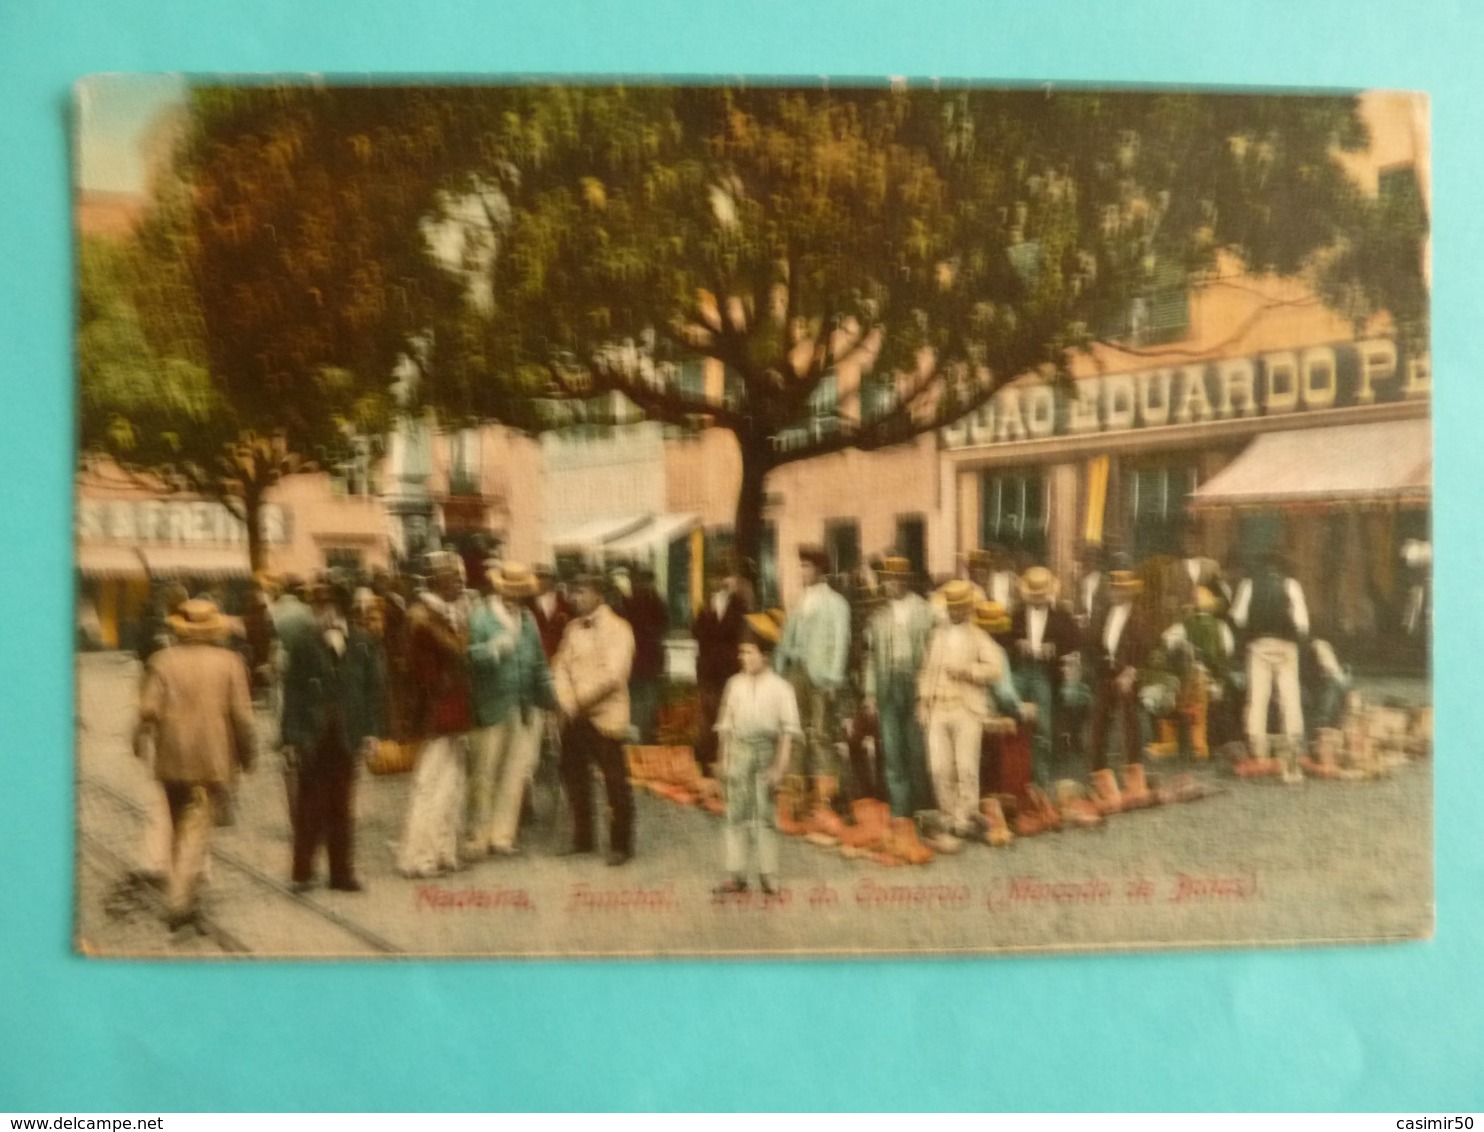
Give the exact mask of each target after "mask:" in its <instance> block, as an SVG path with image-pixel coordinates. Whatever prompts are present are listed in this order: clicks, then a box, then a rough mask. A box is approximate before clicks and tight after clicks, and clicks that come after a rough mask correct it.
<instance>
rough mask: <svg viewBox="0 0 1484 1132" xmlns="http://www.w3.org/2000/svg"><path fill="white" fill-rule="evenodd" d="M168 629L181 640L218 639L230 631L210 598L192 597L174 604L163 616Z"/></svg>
mask: <svg viewBox="0 0 1484 1132" xmlns="http://www.w3.org/2000/svg"><path fill="white" fill-rule="evenodd" d="M165 622H166V624H168V625H169V626H170V631H171V632H172V633H174V634H175V636H176V638H177V639H179V640H180V641H182V642H185V641H193V642H198V643H199V642H208V643H209V642H213V641H219V640H221V639H222V638H223V637H225V636H226V635H227V634H228V632H229V631H230V628H231V627H230V625H228V623H227V619H226V618H225V617H223V616H222V611H221V610H220V609H218V608H217V607H216V602H214V601H212V600H211V599H210V598H205V597H193V598H191V599H189V600H187V601H183V602H181V603H180V605H178V606H176V609H175V612H174V613H171V614H170V615H169V616H168V617H166V618H165Z"/></svg>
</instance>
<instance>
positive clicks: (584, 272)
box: [432, 85, 1425, 557]
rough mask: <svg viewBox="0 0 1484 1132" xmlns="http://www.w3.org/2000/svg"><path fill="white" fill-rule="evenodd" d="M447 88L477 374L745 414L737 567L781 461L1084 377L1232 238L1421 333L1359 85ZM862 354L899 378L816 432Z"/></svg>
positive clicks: (699, 411) (1418, 292)
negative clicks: (1368, 176)
mask: <svg viewBox="0 0 1484 1132" xmlns="http://www.w3.org/2000/svg"><path fill="white" fill-rule="evenodd" d="M454 97H455V99H456V100H458V101H459V102H460V104H461V105H463V106H464V107H465V108H466V113H465V115H464V116H463V117H462V118H461V119H460V121H461V124H462V126H463V128H465V129H468V128H469V127H470V124H471V123H479V127H478V129H476V131H475V133H474V134H473V135H472V137H473V138H474V141H472V142H471V141H468V140H466V141H465V143H464V147H463V148H462V149H460V147H458V146H455V147H451V149H450V153H451V154H454V155H455V156H456V157H458V158H459V159H460V160H461V161H462V164H463V168H462V171H461V170H460V169H459V168H458V164H459V163H458V162H457V161H456V162H455V165H454V166H453V167H452V169H451V171H452V172H453V174H454V176H453V178H452V180H451V181H450V182H449V183H450V186H451V188H452V191H451V192H450V193H448V194H447V195H446V196H445V197H444V200H445V202H446V203H447V204H449V211H450V213H451V214H457V213H463V214H465V215H467V213H468V210H469V206H470V202H471V201H473V202H477V203H479V204H480V205H481V207H482V217H481V218H480V219H482V222H483V223H484V225H485V228H486V231H487V238H486V241H485V245H484V254H482V255H478V256H474V257H472V259H470V260H469V261H468V262H466V263H465V264H464V267H465V268H466V269H472V270H475V271H477V272H479V273H482V276H483V279H482V283H481V289H480V290H481V308H482V310H483V311H484V314H485V317H484V319H483V323H482V325H483V332H482V334H483V339H482V341H483V346H482V348H481V349H480V350H479V354H480V356H481V358H482V360H483V363H484V365H485V366H487V372H488V373H489V374H497V373H504V374H520V375H523V376H522V380H523V381H525V382H526V383H528V384H529V383H531V382H534V381H545V382H546V383H547V385H548V387H549V390H550V391H551V392H553V393H554V394H555V395H557V396H559V397H566V398H572V399H591V398H592V397H593V395H594V394H601V393H617V394H621V395H622V396H623V397H624V398H627V400H628V401H630V402H632V403H633V404H634V405H635V406H637V407H638V409H639V410H640V411H641V412H642V413H644V414H645V415H646V416H647V417H649V418H650V419H653V420H658V421H665V422H672V423H677V424H685V425H690V426H694V425H696V424H697V423H700V424H701V425H703V426H705V427H714V428H722V429H726V430H729V431H730V432H732V433H733V434H734V435H735V436H736V439H737V443H738V446H739V448H740V452H741V459H742V481H741V490H740V493H739V498H738V502H737V512H736V539H737V544H738V547H739V550H740V551H741V552H742V554H744V555H746V556H748V557H753V556H755V555H756V553H757V548H758V543H759V537H760V532H761V522H762V507H763V499H764V484H765V481H766V479H767V476H768V475H769V473H770V472H772V471H773V470H775V469H777V468H779V467H781V466H783V465H785V464H790V463H795V462H797V461H801V460H808V459H813V458H815V457H818V456H821V455H824V454H826V453H831V452H837V451H840V450H842V449H845V448H860V449H876V448H881V447H884V446H887V445H892V444H896V443H899V442H902V441H904V440H908V439H910V438H912V437H914V436H917V435H920V434H922V433H924V432H928V431H931V430H934V429H938V428H940V427H941V426H943V425H945V424H948V423H950V422H952V421H954V420H956V419H958V418H959V417H961V416H962V415H963V414H964V413H965V412H967V411H969V410H971V409H973V408H975V407H976V406H978V405H980V404H982V403H983V402H984V401H985V400H986V399H988V398H989V397H990V396H992V395H993V393H994V392H995V391H996V390H997V389H998V388H999V387H1000V386H1001V385H1003V384H1004V383H1005V382H1007V381H1009V380H1012V379H1013V378H1015V377H1016V376H1018V375H1020V374H1023V373H1025V372H1027V371H1030V370H1035V369H1041V370H1043V371H1045V372H1047V373H1050V374H1057V375H1062V376H1065V374H1066V364H1067V362H1068V360H1069V358H1070V356H1071V352H1072V351H1075V350H1077V349H1079V348H1084V347H1086V346H1087V345H1088V344H1089V343H1091V342H1092V341H1093V340H1095V339H1096V338H1098V337H1099V336H1100V335H1103V334H1118V333H1120V331H1121V330H1122V329H1126V328H1127V325H1128V322H1127V315H1128V311H1129V310H1130V308H1131V305H1132V303H1133V302H1134V300H1135V299H1137V298H1140V297H1142V296H1146V295H1148V294H1149V293H1150V292H1151V291H1153V290H1158V289H1160V288H1166V289H1167V288H1168V287H1170V286H1171V282H1170V281H1171V280H1172V279H1173V280H1176V281H1177V283H1176V285H1178V286H1185V285H1188V283H1189V282H1190V281H1191V280H1193V279H1195V278H1198V276H1199V274H1200V273H1201V272H1203V271H1206V270H1209V269H1211V268H1212V267H1213V265H1214V264H1215V263H1216V260H1217V256H1218V255H1219V254H1226V255H1230V256H1234V257H1236V258H1237V259H1238V260H1239V261H1240V262H1241V263H1242V264H1243V265H1244V266H1245V267H1246V268H1247V269H1250V270H1252V271H1255V272H1275V273H1280V274H1290V275H1291V274H1298V273H1300V272H1304V271H1311V272H1313V273H1314V274H1315V282H1316V284H1318V285H1321V286H1322V288H1323V289H1324V291H1325V293H1326V294H1329V295H1330V296H1331V297H1332V298H1334V299H1335V301H1336V302H1337V304H1340V305H1343V307H1344V308H1345V309H1346V310H1347V311H1348V312H1349V313H1351V314H1353V315H1354V316H1355V317H1356V318H1363V317H1365V316H1366V315H1368V314H1370V313H1371V312H1373V311H1374V310H1375V309H1376V308H1377V306H1378V304H1379V303H1382V302H1388V301H1389V302H1392V303H1396V302H1397V300H1398V298H1399V297H1402V298H1403V299H1404V300H1405V302H1404V303H1403V305H1406V304H1410V305H1409V306H1408V308H1407V309H1408V313H1409V314H1412V315H1416V314H1418V312H1419V311H1420V312H1421V313H1422V315H1423V317H1424V326H1423V328H1422V330H1421V333H1424V334H1425V288H1424V287H1423V284H1422V276H1421V249H1420V243H1419V242H1418V239H1417V237H1418V235H1419V234H1420V232H1421V231H1423V230H1425V217H1422V218H1420V219H1419V216H1420V213H1419V210H1418V209H1417V208H1416V207H1413V208H1412V209H1411V211H1410V212H1409V214H1408V215H1409V217H1411V218H1412V219H1411V220H1410V221H1409V227H1407V228H1406V230H1405V232H1404V233H1401V234H1398V230H1397V228H1396V224H1395V220H1396V218H1395V216H1392V217H1389V218H1388V217H1386V216H1384V215H1382V213H1383V211H1384V209H1383V208H1382V206H1380V205H1377V204H1376V203H1375V202H1373V201H1370V200H1368V199H1367V198H1366V197H1365V196H1364V195H1363V194H1362V193H1361V192H1360V191H1359V190H1358V188H1357V186H1356V185H1355V184H1354V183H1353V182H1352V181H1351V180H1350V178H1349V177H1348V176H1347V174H1346V172H1345V170H1344V168H1343V167H1342V164H1341V162H1340V160H1339V157H1340V154H1341V153H1343V152H1345V151H1354V150H1357V149H1360V148H1363V147H1364V146H1365V145H1366V144H1367V140H1368V139H1367V134H1366V130H1365V127H1364V125H1363V124H1362V121H1361V119H1360V117H1359V115H1358V110H1357V103H1356V100H1355V99H1354V98H1351V97H1335V96H1324V95H1261V96H1255V95H1229V94H1215V93H1183V94H1177V93H1170V92H1156V91H1141V92H1091V91H1078V90H1067V91H1054V92H1046V91H1041V90H982V89H979V90H976V89H960V90H950V89H944V90H938V89H905V88H900V89H899V88H892V89H887V88H853V89H826V88H820V89H791V88H782V87H774V86H766V85H764V86H732V87H659V86H635V87H611V86H566V87H509V88H500V89H496V90H488V89H487V90H483V91H480V90H468V91H464V92H461V93H460V92H455V94H454ZM1413 204H1414V206H1415V204H1416V202H1413ZM1391 207H1401V206H1397V205H1395V204H1393V205H1392V206H1391ZM471 226H472V227H477V226H478V225H477V224H474V225H471ZM1388 288H1389V291H1388ZM1408 329H1409V330H1410V331H1411V332H1413V333H1416V332H1418V324H1417V323H1416V321H1415V319H1414V320H1413V321H1412V322H1411V323H1410V324H1409V327H1408ZM703 358H705V359H714V360H715V361H716V362H719V363H721V365H722V366H724V367H725V368H726V372H727V373H728V375H729V378H730V380H729V382H728V383H727V386H728V387H727V392H726V394H725V395H724V396H718V395H716V392H715V390H714V389H713V390H712V391H710V392H708V391H706V390H704V389H700V388H697V387H696V386H694V385H693V384H684V383H681V382H678V381H677V380H675V377H674V375H675V373H676V368H675V367H676V365H677V364H678V363H683V362H685V361H687V360H693V359H703ZM848 359H853V360H855V361H857V362H859V363H861V364H863V365H865V366H866V367H867V368H869V369H871V370H872V372H873V373H874V375H875V376H876V380H877V382H878V393H881V392H884V393H885V395H884V396H881V395H878V396H873V397H871V398H869V399H866V398H861V399H860V402H859V404H857V405H856V406H854V407H853V409H852V410H851V411H847V412H846V413H845V414H844V419H841V420H838V421H836V422H834V423H833V425H832V427H830V428H828V429H820V428H811V427H809V426H810V425H811V424H812V423H813V422H812V421H811V417H812V414H814V412H815V411H816V407H817V403H816V399H815V395H816V391H817V390H818V389H819V388H820V386H821V384H822V383H823V382H824V381H826V380H827V379H828V377H829V375H830V374H831V372H832V371H833V370H834V369H835V368H836V367H837V366H840V365H841V364H842V363H844V362H845V361H847V360H848ZM883 379H884V380H885V382H886V385H885V388H884V390H883V389H882V388H881V386H880V385H879V383H880V382H881V381H882V380H883ZM432 392H433V395H434V396H436V395H437V390H436V389H435V390H433V391H432Z"/></svg>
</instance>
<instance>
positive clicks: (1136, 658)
mask: <svg viewBox="0 0 1484 1132" xmlns="http://www.w3.org/2000/svg"><path fill="white" fill-rule="evenodd" d="M1115 608H1116V607H1115V606H1113V605H1109V606H1108V607H1107V608H1105V609H1104V610H1103V615H1102V617H1100V618H1099V619H1098V621H1097V623H1096V624H1094V625H1093V626H1092V627H1091V628H1089V629H1088V631H1087V650H1086V651H1087V658H1088V662H1089V665H1090V668H1091V675H1093V676H1094V677H1096V678H1098V679H1105V678H1107V677H1109V676H1117V675H1118V674H1119V673H1120V672H1122V671H1123V670H1124V669H1125V668H1142V667H1144V663H1145V661H1146V660H1147V659H1148V657H1149V649H1150V647H1151V645H1152V644H1153V642H1152V640H1151V634H1150V632H1149V626H1148V625H1147V624H1146V623H1145V621H1144V618H1143V616H1142V615H1141V614H1140V613H1139V607H1138V605H1133V606H1131V607H1130V608H1129V613H1128V621H1126V622H1125V623H1124V626H1123V633H1122V634H1121V635H1120V636H1119V638H1118V649H1117V651H1116V652H1115V653H1114V654H1113V655H1112V656H1109V655H1108V649H1107V646H1106V645H1105V644H1104V643H1103V638H1104V637H1105V636H1106V635H1107V628H1108V618H1109V617H1110V616H1111V615H1112V613H1113V610H1114V609H1115Z"/></svg>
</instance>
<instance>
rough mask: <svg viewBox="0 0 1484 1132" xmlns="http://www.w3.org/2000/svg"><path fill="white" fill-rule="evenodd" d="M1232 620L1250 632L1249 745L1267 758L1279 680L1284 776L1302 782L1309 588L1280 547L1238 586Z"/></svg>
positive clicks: (1257, 755)
mask: <svg viewBox="0 0 1484 1132" xmlns="http://www.w3.org/2000/svg"><path fill="white" fill-rule="evenodd" d="M1231 618H1232V624H1233V625H1235V626H1236V627H1237V628H1238V629H1240V630H1243V631H1245V633H1246V636H1247V745H1248V748H1249V753H1250V754H1251V756H1252V757H1253V758H1254V759H1260V760H1263V761H1264V762H1266V760H1267V758H1268V706H1269V701H1270V700H1271V698H1272V692H1273V687H1274V685H1276V686H1277V689H1278V710H1279V712H1280V714H1281V715H1282V717H1283V734H1284V735H1285V736H1286V738H1287V743H1288V746H1287V749H1286V750H1285V752H1284V757H1283V781H1284V782H1285V783H1288V784H1289V785H1290V786H1293V785H1297V784H1298V783H1301V782H1303V780H1304V772H1303V771H1302V770H1301V769H1300V768H1299V762H1298V760H1299V756H1300V755H1302V754H1303V742H1304V710H1303V703H1302V701H1301V699H1300V694H1301V693H1300V687H1299V644H1300V642H1302V641H1304V640H1305V639H1306V638H1307V637H1308V635H1309V607H1308V605H1307V604H1306V603H1305V601H1304V591H1303V589H1302V588H1300V586H1299V584H1298V582H1297V581H1295V580H1294V579H1293V578H1292V577H1291V576H1290V574H1289V570H1288V566H1287V563H1286V562H1284V560H1283V556H1282V555H1281V554H1280V553H1278V552H1277V551H1272V552H1270V553H1269V554H1268V555H1267V556H1266V557H1265V558H1264V559H1263V562H1262V564H1261V565H1260V566H1259V567H1258V568H1257V570H1256V571H1254V572H1253V575H1252V577H1250V578H1247V579H1245V580H1244V581H1243V582H1242V584H1241V585H1240V586H1239V587H1238V588H1237V593H1236V597H1235V598H1234V599H1233V601H1232V612H1231Z"/></svg>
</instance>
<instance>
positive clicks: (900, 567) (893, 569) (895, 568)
mask: <svg viewBox="0 0 1484 1132" xmlns="http://www.w3.org/2000/svg"><path fill="white" fill-rule="evenodd" d="M876 572H877V573H878V574H880V575H881V576H882V577H883V578H910V577H911V576H912V563H911V562H910V561H909V560H908V559H906V558H903V557H901V556H900V555H895V554H889V555H887V556H886V557H885V558H883V559H882V560H881V569H879V570H877V571H876Z"/></svg>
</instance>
